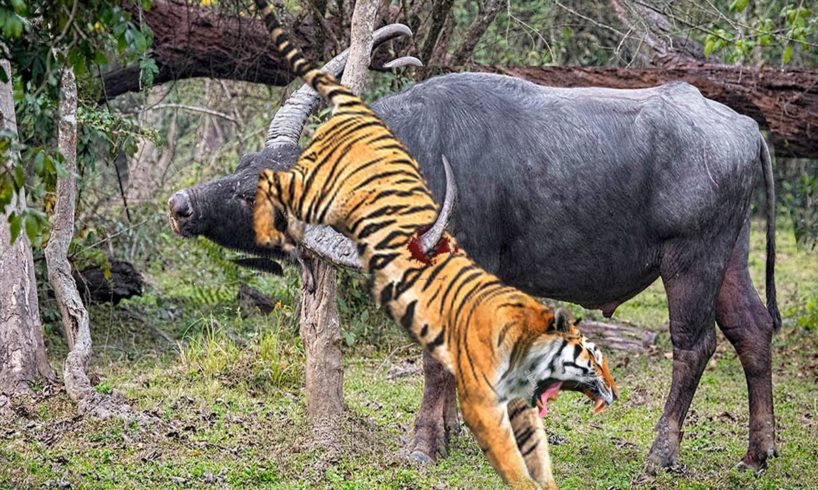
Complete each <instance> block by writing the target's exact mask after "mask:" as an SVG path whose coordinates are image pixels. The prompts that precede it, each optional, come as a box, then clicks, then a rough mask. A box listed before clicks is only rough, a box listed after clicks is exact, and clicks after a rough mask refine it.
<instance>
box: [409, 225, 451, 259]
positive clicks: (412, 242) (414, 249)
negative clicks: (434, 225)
mask: <svg viewBox="0 0 818 490" xmlns="http://www.w3.org/2000/svg"><path fill="white" fill-rule="evenodd" d="M426 230H428V227H425V226H424V227H421V228H419V229H418V231H417V232H416V233H415V234H414V235H412V238H410V239H409V251H410V252H411V253H412V258H413V259H415V260H419V261H421V262H423V263H424V264H430V263H431V262H432V258H434V257H436V256H437V255H440V254H443V253H454V252H457V251H458V248H457V245H454V246H453V245H452V243H451V240H449V238H448V237H447V236H443V237H442V238H441V239H440V241H438V242H437V244H436V245H435V247H434V248H433V249H432V250H430V251H429V254H428V255H427V254H425V253H423V247H422V246H421V243H420V237H421V235H423V234H424V233H425V232H426Z"/></svg>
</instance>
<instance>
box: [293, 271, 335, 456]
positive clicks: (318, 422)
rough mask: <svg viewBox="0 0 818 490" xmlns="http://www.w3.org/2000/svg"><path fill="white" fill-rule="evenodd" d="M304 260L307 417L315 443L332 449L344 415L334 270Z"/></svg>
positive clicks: (302, 331)
mask: <svg viewBox="0 0 818 490" xmlns="http://www.w3.org/2000/svg"><path fill="white" fill-rule="evenodd" d="M307 261H308V265H309V266H310V267H311V269H312V272H313V278H314V280H315V290H314V291H313V292H309V291H308V290H307V289H306V288H304V287H302V289H301V319H300V323H299V333H300V334H301V342H302V343H303V344H304V352H305V354H306V357H307V365H306V368H305V378H306V390H307V416H308V418H309V422H310V426H311V428H312V433H313V440H314V441H315V443H316V444H317V445H318V446H319V447H322V448H325V449H329V450H332V449H333V448H334V445H335V444H334V443H335V442H336V441H337V440H338V437H339V435H340V422H341V420H342V417H343V414H344V398H343V384H344V366H343V364H342V355H343V353H342V352H341V321H340V319H339V317H338V306H337V301H336V295H337V285H336V280H335V269H334V268H333V267H332V266H331V265H329V264H328V263H326V262H323V261H320V260H311V259H307Z"/></svg>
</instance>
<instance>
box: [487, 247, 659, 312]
mask: <svg viewBox="0 0 818 490" xmlns="http://www.w3.org/2000/svg"><path fill="white" fill-rule="evenodd" d="M533 243H538V246H536V247H533V248H525V249H523V248H522V247H517V248H512V249H511V250H509V252H507V253H510V254H513V257H505V259H503V260H500V263H501V264H502V266H501V267H500V270H498V271H497V273H498V275H499V276H500V277H501V278H502V279H503V280H504V281H507V282H508V283H509V284H511V285H513V286H516V287H518V288H520V289H522V290H524V291H526V292H528V293H529V294H532V295H535V296H542V297H547V298H552V299H558V300H563V301H570V302H572V303H578V304H581V305H583V306H585V307H587V308H603V307H605V306H609V305H617V304H620V303H622V302H624V301H627V300H628V299H630V298H632V297H634V296H635V295H637V294H638V293H639V292H641V291H642V290H644V289H645V288H646V287H648V286H649V285H650V284H651V283H653V281H655V280H656V278H657V277H659V256H660V247H659V245H658V244H651V245H645V244H637V243H635V240H630V241H629V240H621V239H616V240H611V241H596V242H595V243H587V242H586V243H573V244H565V243H560V242H559V241H558V240H553V241H551V242H548V241H537V242H533Z"/></svg>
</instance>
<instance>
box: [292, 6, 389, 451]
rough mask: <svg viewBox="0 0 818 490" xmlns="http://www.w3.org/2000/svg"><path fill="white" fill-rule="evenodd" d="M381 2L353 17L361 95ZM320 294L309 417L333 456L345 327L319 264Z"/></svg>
mask: <svg viewBox="0 0 818 490" xmlns="http://www.w3.org/2000/svg"><path fill="white" fill-rule="evenodd" d="M377 10H378V1H377V0H359V1H358V2H357V3H356V4H355V10H354V12H353V14H352V33H351V40H350V55H349V60H348V61H347V65H346V69H345V70H344V77H343V79H342V82H343V83H344V84H345V85H346V86H348V87H350V88H351V89H352V90H353V91H354V92H355V93H359V94H360V93H361V92H362V90H363V87H364V82H365V81H366V68H367V67H368V66H369V51H370V50H371V47H372V46H371V45H372V28H373V25H374V23H375V14H376V13H377ZM308 265H309V266H310V267H311V269H312V272H313V278H314V280H315V289H314V291H313V292H310V291H309V290H307V289H306V288H304V287H302V289H301V319H300V333H301V341H302V342H303V344H304V351H305V353H306V357H307V366H306V373H305V374H306V390H307V414H308V416H309V420H310V424H311V426H312V430H313V438H314V441H315V442H316V443H317V444H318V445H319V446H320V447H323V448H327V449H330V450H332V449H333V448H334V447H335V444H334V443H335V441H337V440H338V435H339V434H340V433H341V431H340V427H339V422H340V421H341V420H342V416H343V413H344V400H343V382H344V368H343V363H342V355H343V353H342V352H341V323H340V319H339V317H338V306H337V300H336V298H337V283H336V278H335V269H334V268H333V267H332V266H331V265H329V264H327V263H325V262H322V261H320V260H310V261H309V264H308Z"/></svg>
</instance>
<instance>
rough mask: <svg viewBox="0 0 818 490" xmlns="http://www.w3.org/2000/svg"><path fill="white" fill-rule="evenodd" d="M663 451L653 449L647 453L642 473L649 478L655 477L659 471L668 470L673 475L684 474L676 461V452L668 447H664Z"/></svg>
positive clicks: (677, 455) (677, 453)
mask: <svg viewBox="0 0 818 490" xmlns="http://www.w3.org/2000/svg"><path fill="white" fill-rule="evenodd" d="M663 449H665V450H664V451H663V450H661V449H659V450H656V449H655V448H654V449H652V450H651V451H650V453H648V456H647V458H645V466H644V468H643V471H644V472H645V473H647V474H648V475H651V476H656V475H658V474H659V472H660V471H663V470H668V471H670V472H673V473H682V472H684V467H683V466H681V465H679V464H678V463H677V462H676V461H677V459H678V457H679V452H678V450H675V451H674V450H672V449H671V448H669V447H664V448H663Z"/></svg>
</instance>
